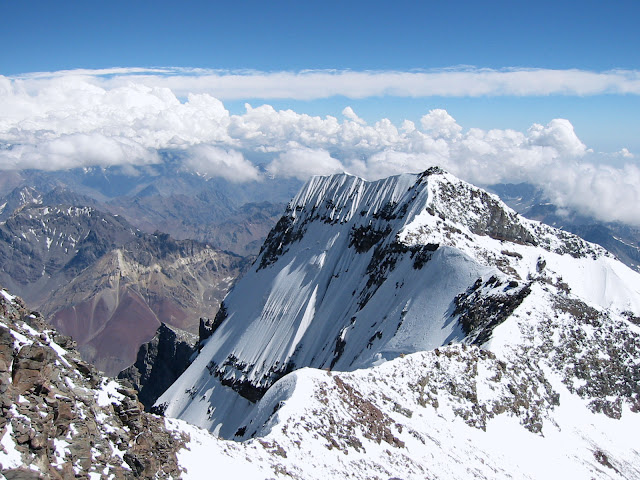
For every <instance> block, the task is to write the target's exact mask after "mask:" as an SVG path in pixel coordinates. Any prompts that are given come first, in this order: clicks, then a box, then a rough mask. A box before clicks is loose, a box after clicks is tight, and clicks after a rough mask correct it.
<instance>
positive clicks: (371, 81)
mask: <svg viewBox="0 0 640 480" xmlns="http://www.w3.org/2000/svg"><path fill="white" fill-rule="evenodd" d="M73 76H76V77H83V78H85V79H90V80H91V82H92V83H93V84H94V85H97V86H101V87H103V88H107V89H112V88H117V87H122V86H126V85H129V84H130V83H131V82H134V83H142V84H144V85H148V86H150V87H156V88H168V89H170V90H171V91H172V92H174V93H175V94H176V95H178V96H179V97H181V98H184V97H186V96H187V95H188V94H190V93H208V94H210V95H213V96H215V97H216V98H219V99H221V100H238V99H249V98H260V99H272V98H287V99H298V100H312V99H318V98H328V97H332V96H336V95H341V96H345V97H348V98H367V97H372V96H383V95H389V96H397V97H428V96H443V97H477V96H501V95H509V96H531V95H581V96H582V95H599V94H605V93H606V94H633V95H640V71H637V70H610V71H604V72H596V71H589V70H579V69H568V70H552V69H532V68H527V69H525V68H520V69H516V68H509V69H501V70H495V69H488V68H483V69H480V68H473V67H457V68H448V69H439V70H415V71H408V72H404V71H350V70H305V71H301V72H288V71H283V72H260V71H252V70H243V71H222V70H206V69H193V68H191V69H188V68H155V69H148V70H145V69H141V68H111V69H104V70H70V71H63V72H43V73H33V74H27V75H21V76H19V77H14V78H13V80H16V81H19V82H21V84H22V85H23V86H24V88H26V89H29V90H34V89H39V88H40V87H39V85H41V84H43V83H46V82H49V81H52V80H54V79H58V78H69V77H73ZM0 88H1V87H0Z"/></svg>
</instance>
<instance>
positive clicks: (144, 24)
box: [0, 0, 640, 151]
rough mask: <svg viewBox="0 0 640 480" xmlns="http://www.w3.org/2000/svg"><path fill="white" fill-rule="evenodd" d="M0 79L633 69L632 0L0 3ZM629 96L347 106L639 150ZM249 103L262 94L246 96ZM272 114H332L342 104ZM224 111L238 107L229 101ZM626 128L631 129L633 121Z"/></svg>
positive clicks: (639, 5) (376, 101) (638, 38)
mask: <svg viewBox="0 0 640 480" xmlns="http://www.w3.org/2000/svg"><path fill="white" fill-rule="evenodd" d="M0 15H1V16H2V18H4V19H5V22H3V28H2V29H1V31H0V37H2V40H3V45H5V46H10V47H9V48H4V49H3V50H4V51H3V53H2V55H0V74H3V75H9V76H10V75H16V74H22V73H26V72H36V71H58V70H66V69H76V68H91V69H100V68H106V67H114V66H121V67H152V66H179V67H202V68H212V69H231V70H234V69H256V70H260V71H267V72H269V71H281V70H289V71H291V70H293V71H300V70H304V69H340V70H342V69H350V70H355V71H359V70H399V71H407V70H412V69H434V68H448V67H456V66H460V65H471V66H474V67H478V68H494V69H501V68H520V67H528V68H548V69H571V68H576V69H583V70H590V71H599V72H601V71H607V70H611V69H626V70H636V69H637V68H638V65H640V48H638V47H639V46H640V33H639V31H640V29H638V28H637V19H638V18H640V2H637V1H615V2H604V1H592V0H588V1H580V2H577V1H560V2H559V1H553V2H552V1H537V2H514V1H497V2H477V1H458V2H455V1H454V2H442V1H424V2H417V1H411V2H407V1H400V2H379V1H368V2H362V1H347V2H345V1H325V2H300V1H271V2H264V1H260V2H255V1H246V2H210V1H187V2H183V3H182V4H180V5H178V4H176V3H175V2H166V1H135V2H129V1H127V2H124V1H115V2H108V3H107V2H97V1H95V2H94V1H83V2H80V1H78V2H71V1H62V2H51V1H4V2H1V3H0ZM638 97H639V96H638V95H624V96H616V95H604V96H602V95H596V96H593V95H590V96H587V97H579V96H570V97H568V98H567V97H560V96H557V95H553V96H535V97H533V98H531V97H527V98H521V97H513V96H511V97H507V98H498V97H491V96H489V97H482V98H471V99H470V98H467V97H461V98H450V97H449V98H443V97H438V96H430V97H423V98H420V99H418V100H417V101H414V99H407V98H404V99H403V98H392V99H389V98H386V99H385V98H382V99H381V98H377V97H374V98H370V99H368V100H365V101H362V100H360V101H357V102H355V103H357V107H356V106H354V108H356V111H358V112H359V114H360V115H361V116H362V117H363V118H365V119H366V120H368V121H370V122H372V121H375V120H377V119H379V118H381V116H387V117H389V118H390V119H392V120H394V121H397V120H399V119H403V118H409V119H412V120H416V119H417V118H419V117H420V116H421V115H423V114H424V113H426V111H428V109H430V108H436V107H437V108H445V109H447V110H448V111H449V112H450V113H451V114H452V115H453V116H454V117H455V118H456V119H458V120H459V121H460V122H461V123H462V124H463V126H465V127H471V126H477V127H480V128H506V127H510V128H519V129H522V128H526V127H527V126H528V125H530V124H531V123H533V122H546V121H549V120H550V119H552V118H556V117H563V118H569V119H570V120H571V122H572V123H573V125H574V127H575V128H576V131H577V133H578V134H579V136H580V137H581V138H583V140H584V141H586V142H587V143H588V144H589V146H593V148H595V149H596V150H612V149H613V150H615V149H619V148H622V147H624V146H626V147H627V148H631V149H632V150H636V151H640V140H639V139H640V129H639V127H638V124H639V123H640V121H639V120H640V115H639V114H638V113H637V112H638V111H640V108H639V107H640V101H639V99H638ZM249 100H250V101H251V102H252V104H259V103H261V102H269V100H268V99H260V98H258V99H249ZM270 103H277V104H278V106H279V107H282V108H285V107H286V108H295V109H296V110H297V111H300V112H306V113H311V114H327V113H331V114H334V115H336V114H339V112H340V111H341V110H342V108H344V106H345V105H346V104H349V103H353V102H350V101H349V99H343V98H333V99H328V100H327V99H323V100H322V101H307V102H294V101H288V99H281V100H279V101H277V102H273V101H271V102H270ZM225 104H228V106H229V108H230V109H231V111H232V112H234V113H237V112H240V111H242V110H243V106H244V101H242V100H241V101H234V102H225ZM634 124H635V125H634Z"/></svg>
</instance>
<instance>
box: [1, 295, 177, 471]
mask: <svg viewBox="0 0 640 480" xmlns="http://www.w3.org/2000/svg"><path fill="white" fill-rule="evenodd" d="M0 294H1V295H0V310H1V311H2V312H3V314H2V315H0V365H4V367H5V368H3V369H0V385H1V386H2V388H1V389H0V438H1V439H2V446H1V447H0V471H2V474H3V475H4V478H6V479H9V478H11V479H35V478H42V479H65V480H66V479H71V478H88V477H89V475H90V474H91V475H92V476H99V477H103V478H114V479H129V478H166V479H168V478H179V477H180V476H181V468H180V467H179V466H178V460H177V457H176V452H177V451H178V450H179V449H180V448H182V446H183V445H184V442H185V440H186V437H184V436H183V435H182V434H181V433H179V432H169V431H168V430H167V429H166V427H165V425H164V422H163V420H162V419H160V418H158V417H154V416H149V415H147V414H146V413H144V412H143V407H142V404H141V403H140V402H139V401H138V398H137V396H136V394H135V391H133V390H132V389H131V388H129V387H127V386H125V385H120V384H118V383H117V382H115V381H114V380H110V379H108V378H106V377H103V376H101V375H100V374H99V373H98V371H97V370H96V369H95V368H94V367H93V366H91V365H89V364H87V363H86V362H84V361H82V360H81V359H80V358H79V354H78V352H77V351H75V350H73V349H69V348H67V349H63V348H62V347H61V345H60V344H58V343H56V339H58V338H59V339H61V340H62V343H65V344H66V345H67V346H68V345H69V344H70V343H71V342H69V341H68V338H67V337H64V336H60V335H58V334H57V332H55V331H54V330H52V329H51V327H49V326H48V325H47V324H46V323H45V322H44V319H43V318H42V317H40V316H39V315H35V314H34V313H32V312H29V311H28V310H27V309H26V308H25V307H24V304H23V303H22V302H21V301H20V300H19V299H18V298H16V297H13V296H12V295H9V294H8V293H7V292H6V291H0ZM10 360H12V361H10ZM8 365H11V368H8ZM10 450H13V453H12V454H9V451H10ZM16 455H18V456H19V458H20V461H17V460H16ZM133 459H135V461H134V460H133ZM127 460H131V461H130V462H128V461H127ZM25 465H30V469H25V468H24V466H25ZM0 478H1V477H0Z"/></svg>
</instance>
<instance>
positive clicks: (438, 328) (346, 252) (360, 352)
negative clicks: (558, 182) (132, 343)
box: [157, 168, 640, 437]
mask: <svg viewBox="0 0 640 480" xmlns="http://www.w3.org/2000/svg"><path fill="white" fill-rule="evenodd" d="M639 288H640V278H639V276H638V274H636V273H635V272H633V271H631V270H630V269H629V268H627V267H626V266H624V265H622V264H621V263H620V262H618V261H617V260H616V259H615V258H614V257H613V256H612V255H610V254H609V253H607V252H606V251H605V250H604V249H602V248H601V247H598V246H596V245H593V244H590V243H588V242H585V241H583V240H581V239H580V238H579V237H576V236H574V235H571V234H568V233H566V232H562V231H560V230H557V229H554V228H551V227H548V226H545V225H542V224H540V223H538V222H533V221H529V220H527V219H525V218H522V217H520V216H519V215H518V214H516V213H515V212H514V211H513V210H511V209H510V208H508V207H507V206H506V205H504V204H503V203H502V202H501V201H500V200H499V199H498V197H496V196H494V195H491V194H488V193H487V192H485V191H483V190H481V189H479V188H476V187H474V186H472V185H470V184H468V183H466V182H463V181H461V180H459V179H457V178H456V177H454V176H453V175H450V174H448V173H446V172H444V171H442V170H441V169H438V168H432V169H429V170H427V171H425V172H423V173H422V174H405V175H400V176H394V177H390V178H387V179H383V180H379V181H375V182H367V181H365V180H363V179H361V178H358V177H355V176H351V175H347V174H342V175H334V176H329V177H314V178H312V179H311V180H310V181H309V182H308V183H307V184H306V185H305V186H304V187H303V188H302V189H301V190H300V192H299V193H298V194H297V195H296V197H295V198H294V199H293V200H292V201H291V202H290V203H289V205H288V207H287V209H286V212H285V214H284V215H283V216H282V218H281V219H280V221H279V222H278V224H277V225H276V227H275V228H274V229H273V230H272V231H271V233H270V234H269V236H268V238H267V240H266V241H265V243H264V245H263V247H262V251H261V253H260V255H259V257H258V259H257V260H256V262H255V264H254V266H253V268H252V270H251V271H250V272H249V273H248V274H247V275H245V277H243V278H242V279H241V280H240V281H239V282H238V283H237V285H236V286H235V287H234V288H233V290H232V291H231V292H230V293H229V295H228V296H227V297H226V299H225V300H224V302H223V305H222V307H221V309H220V312H219V314H218V316H217V317H216V320H215V322H214V329H215V330H214V332H213V334H212V336H211V338H210V339H209V340H208V342H207V344H206V345H205V347H204V348H203V349H202V352H201V353H200V355H199V357H198V358H197V359H196V360H195V361H194V363H193V364H192V365H191V366H190V368H189V369H188V370H187V371H186V372H185V374H183V376H182V377H181V378H180V379H178V381H177V382H176V383H175V384H174V385H173V386H172V387H171V388H170V389H169V390H168V391H167V392H165V394H164V395H163V396H162V397H161V398H160V399H159V400H158V403H157V408H158V409H160V410H163V411H165V413H166V414H167V415H169V416H176V417H179V418H183V419H185V420H187V421H189V422H193V423H195V424H197V425H199V426H202V427H204V428H208V429H211V430H213V431H216V432H217V433H218V434H220V435H222V436H224V437H233V436H234V435H235V434H237V433H238V429H240V431H241V432H242V426H243V425H244V423H245V420H244V419H245V418H246V417H247V415H249V412H252V411H254V408H255V404H256V402H258V403H259V401H260V399H261V398H262V397H263V396H264V395H265V393H267V392H268V391H269V389H270V388H271V387H272V386H273V385H274V384H275V383H276V382H277V381H278V380H279V379H280V378H282V377H283V376H285V375H287V374H288V373H290V372H292V371H294V370H297V369H300V368H302V367H314V368H322V369H329V370H338V371H354V370H356V369H363V368H371V367H375V366H377V365H380V364H382V363H384V362H386V361H389V360H392V359H394V358H397V357H400V356H403V355H406V354H411V353H414V352H423V351H431V350H434V349H436V348H438V347H441V346H445V345H448V344H451V343H463V344H475V345H478V346H481V347H482V348H483V349H490V350H493V351H495V352H496V353H500V354H503V355H507V353H506V352H507V351H509V352H514V351H516V350H517V351H519V350H521V349H524V348H530V346H529V345H528V342H529V340H527V338H525V336H523V335H524V334H523V333H522V332H521V331H520V330H521V329H522V328H526V329H527V330H528V331H530V332H531V334H532V335H533V331H535V328H537V327H536V326H535V325H537V322H543V323H544V322H550V323H552V324H554V325H555V326H554V327H553V328H551V327H550V326H548V328H551V330H549V332H551V333H548V334H545V335H546V336H548V337H549V341H553V342H556V343H557V342H559V341H558V340H557V339H556V338H555V336H554V335H556V336H557V335H558V333H557V332H556V333H555V334H554V333H553V332H554V331H556V330H554V329H556V328H557V329H560V330H562V328H564V327H561V324H562V321H560V320H558V319H559V318H561V317H562V318H565V317H567V318H571V319H573V320H572V321H576V322H579V323H580V322H584V321H587V320H586V319H587V317H588V319H589V321H595V318H599V319H600V318H606V319H610V321H612V322H613V321H615V322H618V323H619V322H622V323H621V325H624V326H625V328H626V327H629V328H633V329H634V330H633V331H634V332H635V330H636V329H637V327H635V325H633V324H632V323H631V322H630V321H629V320H628V319H633V318H637V316H638V314H639V312H640V291H639ZM536 315H538V316H539V319H538V320H536V321H535V322H534V321H533V319H531V320H528V319H529V318H538V317H536ZM532 316H533V317H532ZM598 321H601V320H598ZM607 321H609V320H607ZM580 328H582V327H580ZM620 328H622V327H620ZM532 329H533V330H532ZM545 338H546V337H545ZM634 338H635V337H634ZM551 339H553V340H551ZM556 346H559V344H557V345H556ZM607 348H608V347H607ZM554 351H555V350H554ZM566 361H567V362H569V359H567V360H566ZM563 365H564V363H563ZM565 367H566V366H563V367H558V368H565ZM566 368H568V367H566ZM576 368H577V367H576ZM632 390H633V389H632ZM625 391H626V390H625ZM634 391H635V390H634ZM627 394H629V395H631V393H630V392H627ZM637 394H638V392H636V393H634V394H633V395H631V397H630V398H629V399H628V400H629V401H630V402H632V403H633V402H637V401H638V399H637ZM196 396H199V397H200V398H198V399H197V400H194V398H195V397H196ZM599 398H600V397H599ZM606 398H607V396H606V395H603V396H602V398H601V400H602V402H604V403H602V402H601V403H602V404H601V407H602V408H603V409H606V408H614V407H612V406H610V405H609V406H606V405H608V402H610V400H607V399H606ZM633 399H635V400H633ZM205 400H206V401H205ZM616 402H617V400H616V401H613V403H615V404H616V405H617V403H616ZM618 403H619V402H618ZM605 404H606V405H605ZM247 433H248V432H247Z"/></svg>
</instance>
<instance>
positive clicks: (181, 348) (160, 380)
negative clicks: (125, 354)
mask: <svg viewBox="0 0 640 480" xmlns="http://www.w3.org/2000/svg"><path fill="white" fill-rule="evenodd" d="M200 325H201V328H202V325H203V319H200ZM196 343H197V338H196V336H195V335H193V334H190V333H188V332H185V331H181V330H179V329H177V328H174V327H170V326H168V325H165V324H164V323H163V324H161V325H160V327H158V330H157V331H156V334H155V335H154V337H153V338H152V339H151V340H150V341H149V342H147V343H145V344H144V345H142V346H141V347H140V350H138V357H137V359H136V363H134V364H133V365H132V366H131V367H129V368H127V369H125V370H123V371H122V372H120V373H119V374H118V378H120V379H125V380H128V381H129V382H130V383H131V384H132V385H133V387H134V388H135V389H136V390H137V391H138V392H139V398H140V401H141V402H142V404H143V405H144V408H145V410H146V411H150V408H151V406H152V405H153V404H154V402H155V401H156V399H157V398H158V397H159V396H160V395H161V394H162V393H163V392H164V391H165V390H166V389H167V388H168V387H169V386H170V385H171V384H172V383H173V382H174V381H175V380H176V378H178V377H179V376H180V375H181V374H182V372H184V371H185V370H186V368H187V367H188V366H189V363H190V360H191V357H192V356H193V354H194V353H195V351H196ZM121 393H123V394H125V395H127V393H126V392H125V391H121ZM131 393H133V392H131Z"/></svg>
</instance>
